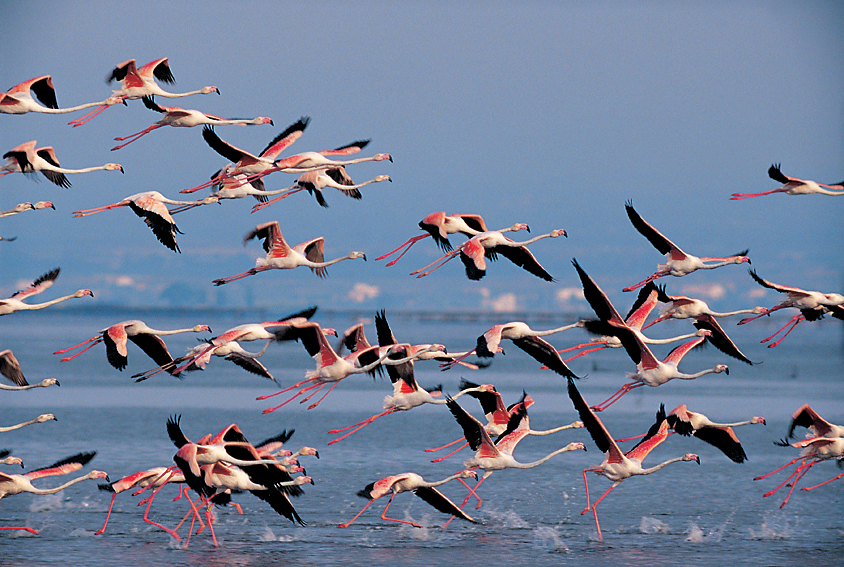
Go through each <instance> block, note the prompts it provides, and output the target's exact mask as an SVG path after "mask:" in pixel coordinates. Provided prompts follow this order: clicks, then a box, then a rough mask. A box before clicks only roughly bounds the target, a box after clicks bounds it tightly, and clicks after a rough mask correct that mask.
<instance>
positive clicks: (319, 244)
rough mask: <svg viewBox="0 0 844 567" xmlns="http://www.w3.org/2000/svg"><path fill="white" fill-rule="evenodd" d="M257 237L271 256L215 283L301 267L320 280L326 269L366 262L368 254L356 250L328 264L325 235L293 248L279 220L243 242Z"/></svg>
mask: <svg viewBox="0 0 844 567" xmlns="http://www.w3.org/2000/svg"><path fill="white" fill-rule="evenodd" d="M253 238H258V239H259V240H263V246H264V250H265V251H266V252H267V257H266V258H258V259H257V260H256V261H255V267H254V268H252V269H250V270H246V271H245V272H242V273H240V274H235V275H233V276H229V277H226V278H219V279H216V280H214V282H213V283H214V285H223V284H227V283H230V282H233V281H237V280H240V279H243V278H245V277H247V276H254V275H255V274H258V273H260V272H265V271H267V270H273V269H275V270H290V269H293V268H298V267H299V266H307V267H308V268H310V269H311V271H312V272H313V273H315V274H316V275H317V276H318V277H320V278H324V277H326V275H327V271H326V268H327V267H328V266H330V265H332V264H336V263H337V262H342V261H343V260H357V259H361V258H362V259H363V260H364V261H366V254H364V253H363V252H357V251H354V252H351V253H349V254H347V255H346V256H341V257H340V258H335V259H333V260H329V261H327V262H326V261H325V252H324V246H325V238H324V237H322V236H318V237H316V238H312V239H311V240H307V241H305V242H302V243H301V244H297V245H296V246H293V247H291V246H290V245H289V244H287V241H285V240H284V236H283V235H282V234H281V229H280V228H279V226H278V221H272V222H266V223H263V224H259V225H258V226H256V227H255V229H254V230H252V231H250V232H249V233H247V235H246V236H245V237H244V238H243V243H244V244H246V243H247V242H249V241H250V240H252V239H253Z"/></svg>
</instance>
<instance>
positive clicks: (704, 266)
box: [623, 201, 750, 291]
mask: <svg viewBox="0 0 844 567" xmlns="http://www.w3.org/2000/svg"><path fill="white" fill-rule="evenodd" d="M624 208H625V209H626V210H627V216H628V217H629V218H630V222H632V223H633V227H634V228H635V229H636V230H638V231H639V233H640V234H641V235H642V236H644V237H645V238H647V239H648V242H650V243H651V244H652V245H653V247H654V248H656V249H657V250H658V251H659V252H660V253H661V254H665V256H666V261H665V264H659V265H658V266H657V271H656V272H655V273H654V274H653V275H650V276H648V277H647V278H645V279H644V280H642V281H641V282H639V283H637V284H634V285H631V286H628V287H625V288H624V290H623V291H633V290H634V289H637V288H639V287H641V286H643V285H645V284H646V283H648V282H651V281H653V280H655V279H657V278H661V277H663V276H674V277H678V278H679V277H682V276H685V275H688V274H690V273H692V272H694V271H695V270H712V269H714V268H720V267H721V266H727V265H729V264H743V263H744V262H747V263H748V264H749V263H750V258H748V257H747V250H744V251H743V252H739V253H738V254H736V255H735V256H728V257H726V258H715V257H710V256H706V257H700V258H698V257H697V256H692V255H691V254H687V253H686V252H683V250H681V249H680V247H679V246H677V245H676V244H674V243H673V242H671V241H670V240H668V239H667V238H666V237H665V236H663V234H662V233H661V232H659V231H658V230H657V229H655V228H654V227H653V226H651V225H650V224H649V223H648V222H647V221H646V220H645V219H643V218H642V217H641V216H639V213H637V212H636V210H635V209H634V208H633V202H632V201H628V202H627V204H626V205H625V206H624ZM707 262H713V263H707Z"/></svg>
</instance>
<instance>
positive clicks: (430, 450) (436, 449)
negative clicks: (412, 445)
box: [425, 437, 465, 453]
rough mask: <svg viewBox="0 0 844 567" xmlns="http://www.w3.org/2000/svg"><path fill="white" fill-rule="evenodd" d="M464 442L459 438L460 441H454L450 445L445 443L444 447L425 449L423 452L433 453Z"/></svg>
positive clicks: (462, 438)
mask: <svg viewBox="0 0 844 567" xmlns="http://www.w3.org/2000/svg"><path fill="white" fill-rule="evenodd" d="M464 440H465V438H464V437H461V438H460V439H455V440H454V441H452V442H451V443H446V444H445V445H442V446H441V447H436V448H434V449H425V452H426V453H434V452H436V451H440V450H442V449H445V448H446V447H451V446H452V445H457V444H458V443H460V442H461V441H464Z"/></svg>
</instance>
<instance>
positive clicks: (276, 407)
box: [261, 383, 325, 413]
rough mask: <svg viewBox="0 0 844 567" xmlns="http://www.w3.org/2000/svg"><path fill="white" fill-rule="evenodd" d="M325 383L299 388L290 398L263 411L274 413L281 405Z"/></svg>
mask: <svg viewBox="0 0 844 567" xmlns="http://www.w3.org/2000/svg"><path fill="white" fill-rule="evenodd" d="M324 385H325V384H324V383H323V384H314V385H313V386H308V387H307V388H303V389H301V390H299V391H298V392H296V394H295V395H294V396H293V397H292V398H290V399H288V400H287V401H285V402H282V403H280V404H279V405H277V406H275V407H274V408H267V409H265V410H264V411H263V412H261V413H272V412H274V411H275V410H277V409H279V408H280V407H282V406H285V405H287V404H289V403H290V402H292V401H293V400H295V399H296V398H298V397H299V396H301V395H302V394H304V393H305V392H307V391H308V390H312V389H313V388H317V387H319V388H321V387H322V386H324Z"/></svg>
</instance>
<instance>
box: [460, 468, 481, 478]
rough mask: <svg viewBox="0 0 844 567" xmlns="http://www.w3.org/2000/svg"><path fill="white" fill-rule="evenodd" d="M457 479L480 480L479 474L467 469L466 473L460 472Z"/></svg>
mask: <svg viewBox="0 0 844 567" xmlns="http://www.w3.org/2000/svg"><path fill="white" fill-rule="evenodd" d="M457 478H474V479H475V480H478V473H476V472H475V471H472V470H468V469H467V470H465V471H460V473H458V476H457Z"/></svg>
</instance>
